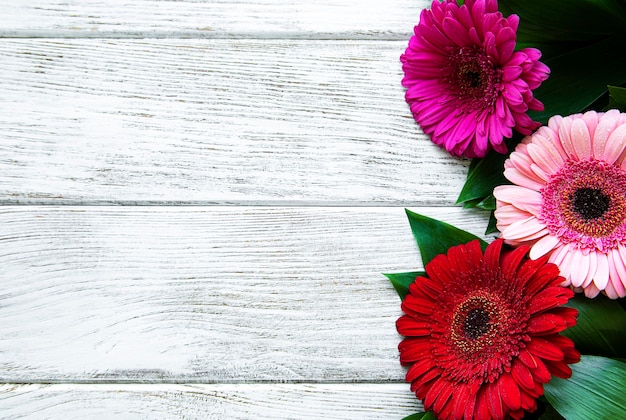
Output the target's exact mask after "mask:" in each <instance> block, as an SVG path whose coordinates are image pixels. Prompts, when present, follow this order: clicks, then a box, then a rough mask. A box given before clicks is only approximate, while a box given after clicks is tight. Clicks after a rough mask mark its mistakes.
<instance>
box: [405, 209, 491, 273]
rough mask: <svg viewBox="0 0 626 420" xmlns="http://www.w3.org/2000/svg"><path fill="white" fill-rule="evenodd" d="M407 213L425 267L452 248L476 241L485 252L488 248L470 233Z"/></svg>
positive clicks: (428, 218)
mask: <svg viewBox="0 0 626 420" xmlns="http://www.w3.org/2000/svg"><path fill="white" fill-rule="evenodd" d="M405 211H406V215H407V216H408V218H409V224H410V225H411V231H413V236H414V237H415V240H416V241H417V246H418V247H419V250H420V255H421V256H422V263H423V264H424V266H426V264H428V263H429V262H430V260H432V259H433V258H435V256H437V255H439V254H445V253H447V252H448V249H449V248H450V247H452V246H455V245H460V244H466V243H468V242H470V241H473V240H474V239H478V240H479V241H480V245H481V247H482V248H483V250H484V249H485V248H486V247H487V242H485V241H483V240H482V239H480V238H479V237H477V236H475V235H473V234H471V233H469V232H466V231H464V230H461V229H459V228H457V227H454V226H451V225H449V224H447V223H444V222H440V221H439V220H435V219H431V218H430V217H426V216H422V215H420V214H417V213H413V212H412V211H410V210H405Z"/></svg>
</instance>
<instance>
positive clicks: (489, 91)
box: [442, 47, 501, 111]
mask: <svg viewBox="0 0 626 420" xmlns="http://www.w3.org/2000/svg"><path fill="white" fill-rule="evenodd" d="M442 76H443V81H444V82H445V83H447V84H448V88H449V91H450V93H451V94H452V95H453V96H454V97H456V99H458V100H460V101H461V102H462V103H463V105H464V108H465V110H466V111H472V110H475V109H484V108H487V107H489V106H491V105H493V104H494V103H495V101H496V99H497V95H498V87H499V85H500V80H501V71H500V70H498V69H496V67H495V65H494V64H493V63H492V62H491V61H490V60H489V57H487V55H486V54H485V52H484V51H482V50H480V49H478V48H476V47H462V48H458V49H456V50H454V51H452V52H451V53H450V54H449V55H448V59H447V61H446V63H445V64H444V66H443V68H442Z"/></svg>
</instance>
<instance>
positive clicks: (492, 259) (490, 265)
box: [483, 239, 504, 270]
mask: <svg viewBox="0 0 626 420" xmlns="http://www.w3.org/2000/svg"><path fill="white" fill-rule="evenodd" d="M503 243H504V241H503V240H502V239H496V240H495V241H493V242H492V243H490V244H489V245H488V246H487V249H485V256H484V257H483V261H484V263H483V264H484V265H485V268H486V269H487V270H497V269H499V268H500V253H501V251H502V244H503Z"/></svg>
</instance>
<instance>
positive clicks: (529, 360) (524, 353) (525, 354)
mask: <svg viewBox="0 0 626 420" xmlns="http://www.w3.org/2000/svg"><path fill="white" fill-rule="evenodd" d="M518 357H519V360H521V361H522V363H524V364H525V365H526V366H527V367H528V368H530V369H534V368H536V367H537V361H536V360H535V357H534V356H533V355H532V354H531V353H530V352H529V351H528V350H526V349H521V350H520V352H519V355H518Z"/></svg>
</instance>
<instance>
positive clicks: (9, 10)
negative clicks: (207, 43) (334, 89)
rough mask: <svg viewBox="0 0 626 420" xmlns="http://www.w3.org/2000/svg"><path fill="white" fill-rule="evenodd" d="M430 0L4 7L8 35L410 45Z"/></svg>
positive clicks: (30, 2)
mask: <svg viewBox="0 0 626 420" xmlns="http://www.w3.org/2000/svg"><path fill="white" fill-rule="evenodd" d="M429 3H430V1H428V0H386V1H379V0H317V1H310V0H289V1H285V0H204V1H203V0H182V1H176V0H133V1H128V0H20V1H11V0H1V1H0V36H22V37H24V36H31V37H32V36H46V37H59V36H69V37H94V36H95V37H103V36H109V37H111V36H112V37H129V36H132V37H136V36H141V37H155V36H156V37H181V36H184V37H194V38H203V37H209V38H213V37H218V38H219V37H228V38H233V37H237V38H241V37H245V38H251V37H262V38H267V37H282V38H287V37H292V38H320V37H322V38H335V39H336V38H372V39H383V38H384V39H389V38H391V39H397V38H402V39H404V38H406V37H407V35H408V34H410V33H411V31H412V29H413V26H414V25H415V24H416V23H417V20H418V19H419V12H420V9H422V8H423V7H426V6H427V5H428V4H429Z"/></svg>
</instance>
